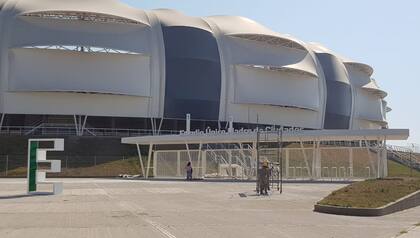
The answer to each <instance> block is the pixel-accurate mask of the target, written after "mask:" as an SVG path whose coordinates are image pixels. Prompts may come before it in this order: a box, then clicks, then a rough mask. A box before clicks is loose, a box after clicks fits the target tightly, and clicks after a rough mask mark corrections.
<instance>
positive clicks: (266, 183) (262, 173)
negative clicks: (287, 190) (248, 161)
mask: <svg viewBox="0 0 420 238" xmlns="http://www.w3.org/2000/svg"><path fill="white" fill-rule="evenodd" d="M258 188H259V192H260V195H268V190H269V189H270V168H269V164H268V160H265V161H264V162H263V163H262V168H260V170H259V171H258Z"/></svg>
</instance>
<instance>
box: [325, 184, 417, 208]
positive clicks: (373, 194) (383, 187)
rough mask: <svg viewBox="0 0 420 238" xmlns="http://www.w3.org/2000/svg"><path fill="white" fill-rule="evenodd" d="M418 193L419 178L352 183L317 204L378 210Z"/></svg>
mask: <svg viewBox="0 0 420 238" xmlns="http://www.w3.org/2000/svg"><path fill="white" fill-rule="evenodd" d="M416 191H420V179H419V178H389V179H377V180H366V181H363V182H358V183H353V184H351V185H349V186H347V187H344V188H342V189H340V190H337V191H334V192H333V193H331V194H330V195H329V196H327V197H326V198H324V199H323V200H322V201H320V202H318V204H320V205H329V206H340V207H352V208H379V207H382V206H385V205H387V204H389V203H391V202H395V201H397V200H398V199H400V198H402V197H405V196H407V195H409V194H411V193H414V192H416Z"/></svg>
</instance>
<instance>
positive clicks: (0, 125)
mask: <svg viewBox="0 0 420 238" xmlns="http://www.w3.org/2000/svg"><path fill="white" fill-rule="evenodd" d="M5 116H6V114H5V113H2V114H1V117H0V131H1V129H2V128H3V123H4V118H5Z"/></svg>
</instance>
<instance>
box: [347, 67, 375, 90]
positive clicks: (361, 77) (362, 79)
mask: <svg viewBox="0 0 420 238" xmlns="http://www.w3.org/2000/svg"><path fill="white" fill-rule="evenodd" d="M346 69H347V72H348V74H349V79H350V83H351V84H352V85H354V86H356V87H362V86H364V85H366V84H368V83H370V82H371V80H370V76H369V75H368V74H367V73H365V72H362V71H361V70H360V69H358V68H356V67H355V66H353V65H348V64H346Z"/></svg>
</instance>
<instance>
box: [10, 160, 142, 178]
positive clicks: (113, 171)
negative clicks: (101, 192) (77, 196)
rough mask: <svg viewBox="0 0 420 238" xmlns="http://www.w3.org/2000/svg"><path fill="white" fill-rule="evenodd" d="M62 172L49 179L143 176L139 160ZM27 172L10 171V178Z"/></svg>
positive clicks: (24, 169) (19, 170) (120, 161)
mask: <svg viewBox="0 0 420 238" xmlns="http://www.w3.org/2000/svg"><path fill="white" fill-rule="evenodd" d="M61 171H62V172H61V173H59V174H53V173H51V174H48V177H115V176H118V175H120V174H131V175H137V174H141V172H140V171H141V169H140V165H139V160H138V159H137V158H130V159H126V160H116V161H111V162H108V163H104V164H98V165H96V166H90V167H78V168H68V169H66V168H62V170H61ZM26 172H27V170H26V167H20V168H16V169H13V170H10V171H8V176H10V177H25V176H26Z"/></svg>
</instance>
